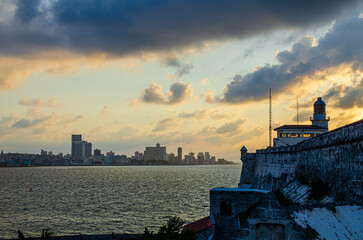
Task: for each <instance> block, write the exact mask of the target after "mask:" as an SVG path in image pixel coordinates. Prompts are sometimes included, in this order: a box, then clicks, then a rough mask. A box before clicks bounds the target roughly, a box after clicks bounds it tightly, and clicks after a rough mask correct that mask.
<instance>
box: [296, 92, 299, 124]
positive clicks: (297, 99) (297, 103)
mask: <svg viewBox="0 0 363 240" xmlns="http://www.w3.org/2000/svg"><path fill="white" fill-rule="evenodd" d="M296 122H297V125H299V98H298V97H296Z"/></svg>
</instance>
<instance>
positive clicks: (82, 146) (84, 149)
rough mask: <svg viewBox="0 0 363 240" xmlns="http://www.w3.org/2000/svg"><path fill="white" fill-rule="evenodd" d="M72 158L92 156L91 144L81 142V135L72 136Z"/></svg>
mask: <svg viewBox="0 0 363 240" xmlns="http://www.w3.org/2000/svg"><path fill="white" fill-rule="evenodd" d="M71 154H72V157H90V156H91V155H92V143H89V142H86V141H82V135H79V134H73V135H72V148H71Z"/></svg>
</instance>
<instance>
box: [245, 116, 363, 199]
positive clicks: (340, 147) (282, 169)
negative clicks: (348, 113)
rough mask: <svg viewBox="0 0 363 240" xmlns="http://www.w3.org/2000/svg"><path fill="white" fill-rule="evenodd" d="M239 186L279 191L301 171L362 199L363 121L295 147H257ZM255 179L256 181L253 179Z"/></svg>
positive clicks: (334, 190)
mask: <svg viewBox="0 0 363 240" xmlns="http://www.w3.org/2000/svg"><path fill="white" fill-rule="evenodd" d="M243 164H244V165H246V170H245V171H244V168H245V167H244V166H243V169H242V173H241V182H240V186H242V185H243V184H244V183H246V181H247V182H252V187H253V188H258V189H267V190H276V189H280V188H282V187H284V186H286V185H287V184H289V182H291V181H292V180H294V179H296V175H297V174H298V173H301V174H304V175H305V176H308V177H314V178H319V179H320V180H322V181H323V182H324V183H326V184H328V185H329V187H330V189H331V191H332V193H333V194H334V193H337V192H339V193H345V195H346V197H347V199H349V200H359V201H361V200H362V199H363V190H362V189H363V120H360V121H358V122H355V123H352V124H349V125H346V126H344V127H341V128H338V129H335V130H333V131H330V132H327V133H325V134H322V135H320V136H317V137H314V138H311V139H308V140H306V141H303V142H301V143H298V144H297V145H294V146H288V147H279V148H270V149H263V150H257V151H256V155H255V158H254V159H252V158H251V157H249V158H246V157H245V158H244V161H243ZM251 179H253V180H251Z"/></svg>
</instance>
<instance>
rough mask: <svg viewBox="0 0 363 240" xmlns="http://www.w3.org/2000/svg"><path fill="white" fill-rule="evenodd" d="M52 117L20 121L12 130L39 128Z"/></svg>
mask: <svg viewBox="0 0 363 240" xmlns="http://www.w3.org/2000/svg"><path fill="white" fill-rule="evenodd" d="M51 117H52V116H46V117H41V118H37V119H32V120H30V119H26V118H22V119H20V120H18V121H17V122H15V123H14V124H13V125H12V126H11V127H12V128H29V127H37V126H39V125H41V124H43V123H45V122H47V121H48V120H49V119H50V118H51Z"/></svg>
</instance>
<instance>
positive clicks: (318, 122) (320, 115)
mask: <svg viewBox="0 0 363 240" xmlns="http://www.w3.org/2000/svg"><path fill="white" fill-rule="evenodd" d="M329 120H330V118H327V117H326V104H325V102H324V101H323V100H322V99H321V97H318V99H317V100H316V101H315V103H314V116H313V117H312V118H310V121H311V123H312V125H313V126H319V127H323V128H326V129H329V126H328V122H329Z"/></svg>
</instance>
